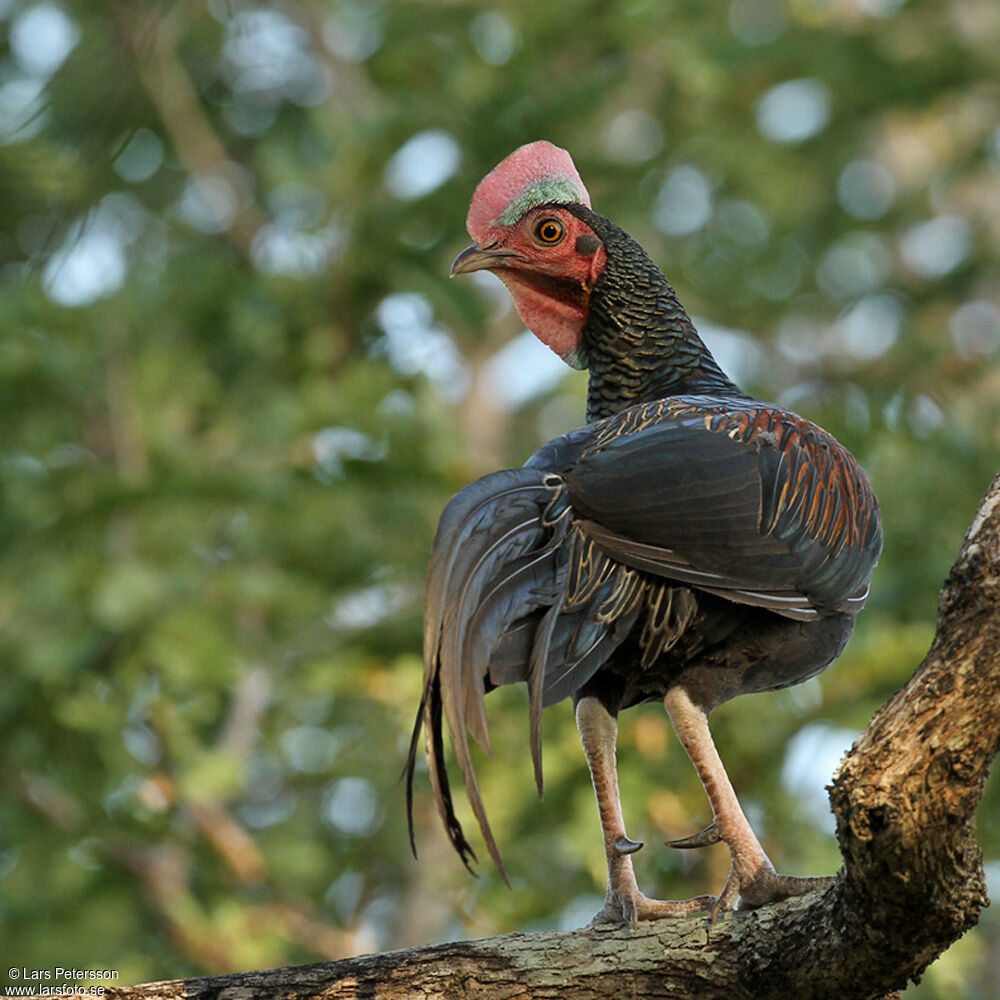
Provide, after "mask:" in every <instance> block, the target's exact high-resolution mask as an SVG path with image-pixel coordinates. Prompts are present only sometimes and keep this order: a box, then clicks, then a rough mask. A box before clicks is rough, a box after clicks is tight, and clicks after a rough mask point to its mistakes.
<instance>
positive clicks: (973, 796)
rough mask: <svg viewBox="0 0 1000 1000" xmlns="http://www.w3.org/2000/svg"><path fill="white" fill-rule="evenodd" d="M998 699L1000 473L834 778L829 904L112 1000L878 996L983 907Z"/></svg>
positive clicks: (365, 962)
mask: <svg viewBox="0 0 1000 1000" xmlns="http://www.w3.org/2000/svg"><path fill="white" fill-rule="evenodd" d="M998 691H1000V476H998V478H997V479H996V480H994V482H993V485H992V486H991V488H990V490H989V492H988V493H987V495H986V497H985V499H984V501H983V504H982V506H981V507H980V509H979V511H978V513H977V514H976V518H975V520H974V522H973V524H972V526H971V528H970V529H969V533H968V535H967V536H966V539H965V543H964V545H963V547H962V551H961V553H960V555H959V558H958V561H957V562H956V564H955V566H954V567H953V568H952V571H951V573H950V574H949V576H948V579H947V581H946V583H945V586H944V589H943V591H942V593H941V602H940V608H939V618H938V629H937V635H936V637H935V639H934V643H933V645H932V646H931V649H930V651H929V652H928V654H927V656H926V657H925V659H924V661H923V663H922V664H921V665H920V666H919V667H918V669H917V671H916V673H915V674H914V675H913V677H912V678H911V679H910V681H909V682H908V683H907V684H906V686H905V687H904V688H903V689H902V690H901V691H900V692H899V693H898V694H897V695H896V696H895V697H894V698H892V700H891V701H889V702H888V703H887V704H886V705H885V706H883V707H882V708H881V709H880V710H879V711H878V713H877V714H876V715H875V718H874V719H873V720H872V722H871V724H870V726H869V727H868V729H867V731H866V732H865V733H864V734H863V735H862V736H861V737H860V738H859V739H858V741H857V742H856V743H855V745H854V747H853V749H852V750H851V752H850V754H848V756H847V758H846V759H845V760H844V762H843V764H842V765H841V767H840V770H839V772H838V774H837V776H836V778H835V780H834V783H833V787H832V790H831V799H832V802H833V808H834V811H835V813H836V815H837V820H838V833H837V835H838V839H839V842H840V847H841V851H842V854H843V859H844V866H843V868H842V869H841V872H840V875H839V877H838V879H837V882H836V883H835V884H834V885H833V886H832V887H831V888H829V889H828V890H826V891H825V892H817V893H813V894H811V895H809V896H803V897H800V898H798V899H793V900H789V901H787V902H784V903H779V904H776V905H772V906H767V907H764V908H762V909H759V910H755V911H752V912H741V913H732V914H729V915H727V916H725V917H724V918H722V919H721V920H720V921H719V922H717V923H716V924H714V925H711V924H710V923H709V922H708V920H707V918H705V917H703V916H695V917H690V918H687V919H675V920H662V921H659V922H657V923H652V924H646V925H641V926H640V928H639V929H638V931H636V932H635V933H631V932H629V931H627V930H624V929H584V930H580V931H573V932H568V933H555V932H544V933H538V934H506V935H503V936H500V937H494V938H488V939H485V940H481V941H465V942H456V943H452V944H444V945H436V946H434V947H429V948H415V949H408V950H405V951H396V952H389V953H385V954H381V955H371V956H364V957H360V958H352V959H348V960H346V961H341V962H332V963H322V964H317V965H308V966H300V967H295V968H286V969H275V970H271V971H265V972H249V973H240V974H234V975H228V976H212V977H205V978H200V979H189V980H184V981H182V980H177V981H173V982H166V983H152V984H148V985H144V986H136V987H133V988H122V989H109V990H108V991H107V994H106V995H108V996H110V997H112V998H120V1000H160V998H163V1000H168V998H171V1000H172V998H181V997H184V998H185V1000H202V998H204V1000H216V998H220V997H223V996H224V997H227V998H240V1000H243V998H247V1000H251V998H254V1000H255V998H258V997H260V998H263V997H268V998H289V1000H291V998H295V1000H308V998H313V997H321V996H322V997H324V998H340V997H344V998H348V997H349V998H376V997H377V998H386V1000H394V998H402V997H410V996H421V997H427V998H437V997H441V998H444V997H448V998H452V1000H458V998H466V1000H479V998H486V997H489V998H491V1000H492V998H518V1000H529V998H530V1000H534V998H549V997H552V998H555V997H559V998H562V1000H577V998H601V997H609V998H610V997H621V996H629V997H649V998H657V997H677V996H684V997H688V998H691V1000H715V998H720V1000H721V998H725V1000H751V998H752V1000H770V998H775V1000H787V998H788V997H789V996H794V997H796V998H797V1000H810V998H815V1000H821V998H822V1000H873V998H876V997H881V996H883V995H885V994H887V993H889V992H891V991H892V990H896V989H900V988H901V987H903V986H904V985H905V983H906V982H907V980H909V979H911V978H913V977H915V976H918V975H919V974H920V973H921V972H922V971H923V970H924V969H925V968H926V967H927V966H928V965H929V964H930V963H931V962H932V961H933V960H934V959H935V958H936V957H937V956H938V955H939V954H940V953H941V952H942V951H943V950H944V949H945V948H946V947H947V946H948V945H949V944H950V943H951V942H953V941H954V940H956V939H957V938H958V937H960V936H961V935H962V934H963V933H964V932H965V931H966V930H968V929H969V928H970V927H972V926H973V925H974V924H975V922H976V920H977V918H978V914H979V911H980V909H981V908H982V907H983V906H985V905H986V902H987V900H986V896H985V890H984V882H983V872H982V855H981V852H980V849H979V846H978V844H977V843H976V839H975V826H974V812H975V809H976V806H977V805H978V803H979V801H980V799H981V798H982V793H983V786H984V783H985V780H986V776H987V771H988V768H989V766H990V763H991V761H992V760H993V758H994V756H995V755H996V753H997V750H998V748H1000V697H998V695H997V692H998Z"/></svg>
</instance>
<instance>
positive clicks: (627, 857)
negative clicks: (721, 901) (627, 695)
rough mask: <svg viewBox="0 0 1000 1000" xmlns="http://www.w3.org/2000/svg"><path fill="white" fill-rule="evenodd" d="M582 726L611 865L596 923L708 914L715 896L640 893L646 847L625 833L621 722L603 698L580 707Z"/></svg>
mask: <svg viewBox="0 0 1000 1000" xmlns="http://www.w3.org/2000/svg"><path fill="white" fill-rule="evenodd" d="M576 725H577V728H578V729H579V731H580V742H581V743H582V744H583V751H584V753H585V754H586V755H587V766H588V767H589V768H590V779H591V781H592V782H593V784H594V794H595V795H596V796H597V811H598V812H599V813H600V817H601V830H602V831H603V833H604V854H605V857H606V858H607V862H608V889H607V894H606V896H605V900H604V909H603V910H601V912H600V913H599V914H598V915H597V916H596V917H595V918H594V919H595V921H602V920H610V921H614V922H616V923H622V922H623V923H627V924H630V925H631V926H632V927H633V928H634V927H635V926H636V924H637V923H638V922H639V921H640V920H655V919H657V918H659V917H668V916H680V915H683V914H687V913H694V912H696V911H698V910H707V909H708V908H709V907H710V906H711V905H712V904H713V903H714V902H715V900H714V899H713V898H712V897H711V896H698V897H695V898H694V899H684V900H677V901H675V900H662V899H649V898H648V897H646V896H644V895H643V894H642V893H641V892H640V891H639V888H638V885H637V884H636V881H635V872H634V870H633V868H632V855H633V854H634V853H635V852H636V851H638V850H639V848H640V847H642V843H641V842H638V841H635V840H631V839H629V837H628V836H627V835H626V833H625V821H624V819H623V817H622V807H621V798H620V796H619V793H618V764H617V759H616V755H615V742H616V740H617V736H618V723H617V722H616V721H615V718H614V716H612V715H611V714H610V713H609V712H608V710H607V709H606V708H605V707H604V706H603V705H602V704H601V703H600V701H598V699H597V698H593V697H586V698H581V699H580V701H579V702H578V703H577V706H576Z"/></svg>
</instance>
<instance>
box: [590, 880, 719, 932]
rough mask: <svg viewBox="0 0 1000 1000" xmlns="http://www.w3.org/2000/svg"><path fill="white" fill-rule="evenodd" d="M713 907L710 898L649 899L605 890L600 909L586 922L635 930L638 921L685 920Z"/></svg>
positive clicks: (634, 892)
mask: <svg viewBox="0 0 1000 1000" xmlns="http://www.w3.org/2000/svg"><path fill="white" fill-rule="evenodd" d="M714 903H715V899H714V897H712V896H695V897H693V898H692V899H650V898H649V897H648V896H645V895H643V894H642V893H641V892H639V890H638V889H623V890H619V891H613V890H609V891H608V896H607V899H606V900H605V902H604V906H603V907H602V908H601V909H600V910H599V911H598V912H597V914H596V915H595V916H594V919H593V920H591V921H590V926H591V927H597V926H600V925H602V924H614V925H616V926H619V927H620V926H622V925H624V926H626V927H630V928H631V929H632V930H635V929H636V928H637V927H638V926H639V921H640V920H659V919H661V918H662V917H686V916H688V915H689V914H691V913H698V912H704V911H707V910H710V909H711V908H712V906H713V904H714Z"/></svg>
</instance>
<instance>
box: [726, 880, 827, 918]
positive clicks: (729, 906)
mask: <svg viewBox="0 0 1000 1000" xmlns="http://www.w3.org/2000/svg"><path fill="white" fill-rule="evenodd" d="M835 881H836V878H835V877H834V876H832V875H823V876H801V875H779V874H778V873H777V872H776V871H774V869H773V868H771V867H770V866H767V867H764V868H761V869H759V870H758V871H757V872H756V873H755V874H754V875H753V876H751V877H750V878H749V879H747V878H744V879H740V878H739V876H738V875H737V874H736V868H735V866H734V867H733V869H732V870H731V871H730V873H729V878H728V879H726V884H725V886H724V887H723V889H722V892H721V893H719V897H718V899H716V900H715V902H714V903H713V905H712V913H711V919H712V922H713V923H714V922H715V921H716V920H717V919H718V916H719V914H720V913H723V912H725V911H726V910H755V909H757V907H759V906H766V905H767V904H768V903H778V902H780V901H781V900H783V899H790V898H791V897H792V896H804V895H805V894H806V893H807V892H812V891H813V890H814V889H826V888H829V886H831V885H833V883H834V882H835Z"/></svg>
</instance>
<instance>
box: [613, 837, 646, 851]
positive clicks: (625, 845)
mask: <svg viewBox="0 0 1000 1000" xmlns="http://www.w3.org/2000/svg"><path fill="white" fill-rule="evenodd" d="M640 847H642V841H641V840H630V839H629V838H628V837H619V838H618V839H617V840H616V841H615V850H616V851H617V852H618V853H619V854H635V852H636V851H638V850H639V848H640Z"/></svg>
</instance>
